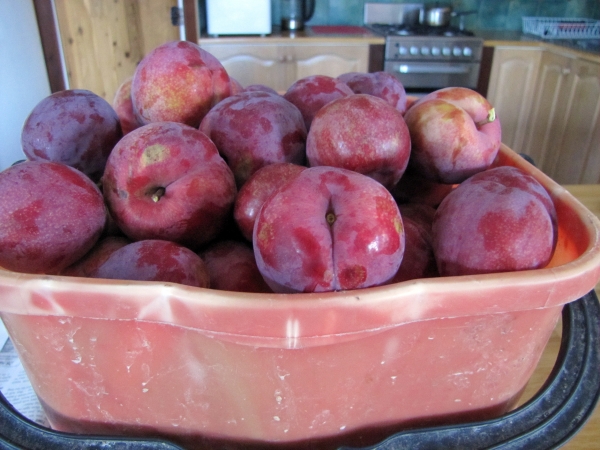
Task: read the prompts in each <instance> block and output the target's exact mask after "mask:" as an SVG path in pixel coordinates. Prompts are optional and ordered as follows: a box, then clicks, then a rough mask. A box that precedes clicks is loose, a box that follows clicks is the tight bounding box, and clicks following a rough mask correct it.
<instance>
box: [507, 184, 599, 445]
mask: <svg viewBox="0 0 600 450" xmlns="http://www.w3.org/2000/svg"><path fill="white" fill-rule="evenodd" d="M565 188H566V189H567V190H568V191H569V192H570V193H571V194H573V195H574V196H575V198H577V199H578V200H579V201H580V202H581V203H583V205H584V206H585V207H586V208H588V209H589V210H590V211H591V212H593V213H594V214H596V216H598V217H600V184H591V185H590V184H578V185H567V186H565ZM596 294H597V295H598V296H599V297H600V283H598V284H597V285H596ZM561 328H562V327H561V323H560V322H559V324H558V325H557V327H556V329H555V330H554V332H553V333H552V336H551V337H550V341H549V342H548V345H547V346H546V349H545V350H544V353H543V354H542V357H541V359H540V362H539V363H538V366H537V368H536V370H535V372H534V373H533V375H532V377H531V379H530V381H529V384H528V385H527V388H526V389H525V392H524V394H523V397H522V398H521V401H520V402H519V404H520V405H521V404H523V403H525V402H526V401H527V400H529V399H530V398H531V397H532V396H533V395H535V393H536V392H538V391H539V389H540V388H541V387H542V385H543V384H544V382H545V381H546V380H547V379H548V376H549V375H550V372H551V370H552V367H553V366H554V363H555V361H556V357H557V355H558V349H559V348H560V338H561ZM599 445H600V408H596V410H595V411H594V414H593V415H592V417H590V419H589V421H588V422H587V423H586V424H585V426H584V427H583V428H582V429H581V430H580V431H579V433H577V434H576V435H575V436H574V437H573V439H571V440H570V441H569V442H568V443H567V444H566V445H565V446H564V447H562V448H564V449H566V450H583V449H586V450H588V449H593V448H598V446H599Z"/></svg>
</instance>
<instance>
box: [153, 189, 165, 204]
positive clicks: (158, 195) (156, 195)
mask: <svg viewBox="0 0 600 450" xmlns="http://www.w3.org/2000/svg"><path fill="white" fill-rule="evenodd" d="M163 195H165V188H163V187H159V188H157V189H156V191H154V194H152V201H153V202H154V203H156V202H158V201H159V200H160V199H161V197H162V196H163Z"/></svg>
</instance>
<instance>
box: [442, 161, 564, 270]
mask: <svg viewBox="0 0 600 450" xmlns="http://www.w3.org/2000/svg"><path fill="white" fill-rule="evenodd" d="M432 230H433V248H434V253H435V257H436V261H437V265H438V270H439V272H440V275H442V276H454V275H472V274H482V273H494V272H511V271H517V270H527V269H539V268H542V267H544V266H546V265H547V264H548V263H549V262H550V259H551V258H552V255H553V252H554V249H555V246H556V241H557V229H556V211H555V208H554V204H553V203H552V200H551V198H550V196H549V194H548V193H547V192H546V191H545V190H544V188H543V187H542V186H541V185H540V184H539V182H538V181H537V180H536V179H535V178H534V177H533V176H531V175H529V174H527V173H525V172H523V171H522V170H520V169H518V168H514V167H508V166H503V167H496V168H493V169H488V170H486V171H483V172H480V173H478V174H476V175H473V176H472V177H470V178H469V179H467V180H466V181H463V182H462V183H461V184H460V185H459V186H458V187H456V189H454V190H453V191H452V192H451V193H449V194H448V195H447V196H446V198H445V199H444V200H443V201H442V203H441V204H440V206H439V207H438V209H437V211H436V214H435V218H434V221H433V227H432Z"/></svg>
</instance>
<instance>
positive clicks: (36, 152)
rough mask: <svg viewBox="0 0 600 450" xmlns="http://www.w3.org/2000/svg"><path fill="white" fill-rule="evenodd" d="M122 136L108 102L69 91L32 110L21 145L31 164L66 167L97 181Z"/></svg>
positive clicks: (82, 92)
mask: <svg viewBox="0 0 600 450" xmlns="http://www.w3.org/2000/svg"><path fill="white" fill-rule="evenodd" d="M122 136H123V132H122V130H121V123H120V120H119V116H118V115H117V113H116V111H115V110H114V109H113V107H112V106H111V105H110V104H109V103H108V102H107V101H106V100H104V99H103V98H102V97H100V96H98V95H96V94H94V93H93V92H91V91H87V90H83V89H68V90H64V91H59V92H55V93H54V94H51V95H49V96H48V97H45V98H44V99H42V100H41V101H40V102H39V103H38V104H37V105H36V106H35V107H34V108H33V110H32V111H31V113H30V114H29V116H28V117H27V119H26V120H25V123H24V125H23V129H22V131H21V145H22V146H23V153H25V155H26V156H27V158H28V159H30V160H32V161H37V160H45V161H54V162H58V163H62V164H66V165H68V166H71V167H74V168H76V169H78V170H80V171H81V172H83V173H85V174H86V175H87V176H89V177H90V178H91V179H92V180H93V181H98V180H99V179H100V177H101V176H102V172H103V171H104V166H105V164H106V160H107V159H108V155H109V154H110V152H111V151H112V149H113V147H114V146H115V144H116V143H117V142H118V141H119V139H121V137H122Z"/></svg>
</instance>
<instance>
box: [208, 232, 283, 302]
mask: <svg viewBox="0 0 600 450" xmlns="http://www.w3.org/2000/svg"><path fill="white" fill-rule="evenodd" d="M200 257H201V258H202V260H203V261H204V263H205V264H206V268H207V270H208V274H209V276H210V287H211V289H217V290H221V291H233V292H273V291H272V290H271V288H269V286H268V285H267V283H265V280H263V277H262V275H261V274H260V271H259V270H258V266H257V265H256V259H254V251H253V250H252V247H251V246H250V245H249V244H248V243H246V242H240V241H232V240H223V241H217V242H214V243H212V244H211V245H209V246H208V248H206V249H205V250H203V251H202V252H201V253H200Z"/></svg>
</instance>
